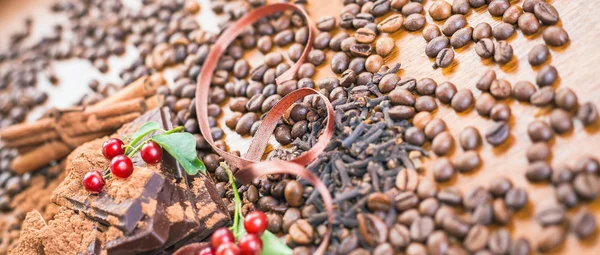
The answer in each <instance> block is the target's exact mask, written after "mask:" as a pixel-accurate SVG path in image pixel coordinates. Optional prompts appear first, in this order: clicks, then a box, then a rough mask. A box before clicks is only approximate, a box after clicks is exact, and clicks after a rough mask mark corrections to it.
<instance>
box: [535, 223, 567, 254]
mask: <svg viewBox="0 0 600 255" xmlns="http://www.w3.org/2000/svg"><path fill="white" fill-rule="evenodd" d="M565 237H566V231H565V229H564V227H563V226H561V225H553V226H549V227H545V228H544V229H542V230H541V231H540V233H539V235H538V240H537V249H538V251H539V252H549V251H550V250H552V249H554V248H555V247H558V246H559V245H560V244H562V243H563V241H564V240H565Z"/></svg>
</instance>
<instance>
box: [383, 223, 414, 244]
mask: <svg viewBox="0 0 600 255" xmlns="http://www.w3.org/2000/svg"><path fill="white" fill-rule="evenodd" d="M388 240H389V242H390V243H391V244H392V245H393V246H394V247H398V248H404V247H406V246H408V244H409V243H410V231H409V230H408V228H407V227H406V226H404V225H401V224H394V225H393V226H392V227H391V228H390V233H389V238H388Z"/></svg>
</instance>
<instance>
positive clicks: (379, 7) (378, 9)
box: [369, 0, 390, 17]
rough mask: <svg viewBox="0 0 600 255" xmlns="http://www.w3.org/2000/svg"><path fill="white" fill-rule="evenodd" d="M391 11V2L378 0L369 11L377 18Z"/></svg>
mask: <svg viewBox="0 0 600 255" xmlns="http://www.w3.org/2000/svg"><path fill="white" fill-rule="evenodd" d="M389 11H390V1H389V0H377V1H375V2H374V3H373V6H372V7H371V9H370V10H369V12H370V13H371V14H373V16H375V17H380V16H383V15H385V14H386V13H387V12H389Z"/></svg>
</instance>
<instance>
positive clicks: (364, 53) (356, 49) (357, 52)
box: [334, 44, 372, 71]
mask: <svg viewBox="0 0 600 255" xmlns="http://www.w3.org/2000/svg"><path fill="white" fill-rule="evenodd" d="M371 51H372V47H371V45H369V44H354V45H352V46H350V53H352V55H354V56H356V57H365V58H366V57H368V56H369V55H371ZM340 53H342V52H340ZM338 54H339V53H338ZM336 55H337V54H336ZM336 55H334V57H335V56H336ZM355 71H356V70H355Z"/></svg>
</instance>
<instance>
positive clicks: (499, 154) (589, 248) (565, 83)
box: [0, 0, 600, 254]
mask: <svg viewBox="0 0 600 255" xmlns="http://www.w3.org/2000/svg"><path fill="white" fill-rule="evenodd" d="M447 1H448V2H452V0H447ZM50 2H51V1H42V0H22V1H12V0H0V6H1V7H0V34H2V35H3V36H2V37H3V38H2V37H0V48H4V47H5V46H6V45H5V44H4V43H5V42H6V41H7V38H8V37H7V36H8V33H9V32H10V31H15V30H18V29H19V27H22V24H23V23H22V20H21V19H22V18H24V17H26V16H32V15H34V14H35V16H34V17H35V18H36V19H35V22H34V26H35V29H34V32H35V33H38V32H37V31H38V30H39V31H42V32H40V33H39V34H43V31H48V30H49V29H50V28H51V26H50V24H52V23H54V22H64V21H65V19H61V18H60V17H57V16H56V15H51V14H49V13H48V6H49V4H50ZM200 2H202V13H201V14H200V15H199V20H202V21H203V22H202V23H201V26H202V27H203V28H208V29H211V30H213V31H214V28H215V23H214V17H215V16H214V15H213V14H212V13H210V8H208V5H207V4H206V2H207V1H204V0H202V1H200ZM520 2H522V1H511V3H512V4H521V3H520ZM550 2H552V4H553V5H554V6H555V7H556V9H557V10H558V11H559V13H560V15H561V21H560V23H559V24H560V25H562V26H563V27H564V28H565V29H566V30H567V32H568V33H569V36H570V38H571V42H570V43H569V44H567V45H566V46H563V47H560V48H556V47H552V48H551V54H552V57H551V59H550V61H549V63H550V64H552V65H554V66H555V67H556V68H557V69H558V71H559V75H560V77H561V78H560V80H559V82H558V83H557V85H556V87H569V88H571V89H573V90H574V91H575V92H576V93H577V95H578V97H579V101H580V102H587V101H591V102H593V103H595V104H596V105H597V106H600V92H598V91H597V90H598V89H600V70H599V68H598V67H595V65H596V63H600V50H598V45H599V44H600V1H597V0H591V1H583V0H554V1H550ZM432 3H433V1H432V0H428V1H426V4H425V11H427V10H428V8H429V6H430V5H431V4H432ZM342 6H343V5H342V0H330V1H320V0H319V1H317V0H309V4H308V11H309V13H310V15H311V17H312V18H313V20H314V21H316V20H317V19H318V18H319V17H322V16H325V15H333V16H335V17H336V18H338V19H339V14H340V10H341V8H342ZM42 20H43V21H44V22H39V21H42ZM379 20H381V18H380V19H378V21H379ZM467 20H468V22H469V24H470V26H473V27H474V26H475V25H477V24H478V23H480V22H488V23H490V24H491V25H492V26H495V25H496V24H498V23H499V22H500V19H498V18H493V17H491V15H490V14H489V13H488V12H487V10H486V9H485V7H482V8H478V9H473V10H471V12H470V13H469V14H468V16H467ZM46 21H49V22H46ZM427 22H428V23H435V24H437V25H439V26H441V25H442V24H443V22H434V21H433V20H431V18H430V17H429V16H428V15H427ZM336 32H338V31H333V34H335V33H336ZM390 36H392V37H393V38H394V39H395V40H396V48H395V49H394V51H393V52H392V54H390V56H388V57H387V58H386V63H389V64H393V63H395V62H398V61H399V62H400V63H402V70H401V71H400V75H401V76H402V77H414V78H416V79H420V78H424V77H430V78H433V79H434V80H436V81H437V82H438V84H439V83H441V82H444V81H451V82H452V83H454V84H455V85H456V86H457V87H458V88H459V89H461V88H469V89H471V90H472V91H473V93H474V95H475V97H476V98H477V97H478V96H479V95H480V94H481V93H480V92H479V91H478V90H477V89H476V88H475V83H476V82H477V80H478V79H479V76H480V75H482V74H483V72H484V71H485V70H486V69H488V68H493V69H494V70H496V72H497V75H498V78H503V79H506V80H508V81H510V82H511V83H512V84H514V83H516V82H517V81H519V80H527V81H530V82H535V75H536V71H537V70H539V68H532V67H531V66H530V65H529V63H528V62H527V53H528V52H529V50H530V49H531V47H532V46H533V45H535V44H538V43H543V40H542V38H541V32H538V33H537V34H535V35H533V36H527V37H526V36H523V34H522V33H521V32H520V31H518V30H517V32H516V34H515V35H514V36H513V37H511V38H510V39H509V42H510V44H511V45H512V46H513V49H514V53H515V58H514V59H513V60H512V61H511V62H510V63H508V64H507V65H505V66H499V65H497V64H495V63H493V62H492V61H490V60H482V59H481V58H479V56H478V55H477V54H476V53H475V51H474V47H473V44H472V43H471V44H469V45H467V46H465V47H463V48H461V49H458V50H457V51H456V53H457V54H456V58H455V61H454V63H453V64H452V66H450V67H448V68H445V69H437V70H434V69H432V68H431V65H432V63H433V62H432V60H431V59H429V58H427V56H426V55H425V53H424V49H425V45H426V42H425V40H424V39H423V38H422V36H421V32H420V31H418V32H406V31H399V32H396V33H394V34H392V35H390ZM135 55H136V53H135V51H134V50H131V48H128V53H127V55H126V56H125V57H119V58H116V57H113V58H111V60H110V65H111V71H110V73H109V74H108V75H102V74H100V73H98V72H97V71H96V70H94V69H93V68H92V67H91V64H89V62H86V61H79V60H69V61H61V63H57V64H56V65H55V69H56V71H57V73H58V77H59V79H60V80H61V83H60V86H58V87H52V86H50V85H48V84H47V83H46V84H44V82H46V81H42V85H41V86H42V87H43V88H44V90H46V91H49V94H50V101H49V103H48V104H47V105H45V106H44V107H40V108H39V109H37V110H36V112H35V113H34V114H32V116H30V117H29V120H34V119H35V118H36V116H38V115H39V114H40V113H41V112H43V110H44V109H47V108H48V107H50V106H63V107H64V106H68V105H70V104H72V103H74V102H76V101H77V99H78V98H79V97H81V95H83V93H87V92H88V91H89V90H88V88H87V83H88V82H89V80H91V78H90V77H94V78H98V79H101V80H103V81H118V77H115V74H116V73H118V69H119V66H126V65H127V63H131V61H133V59H135ZM332 55H333V54H332V53H331V52H330V53H329V54H328V57H327V60H330V59H331V56H332ZM245 57H246V58H248V59H249V60H250V62H251V63H253V64H256V63H260V62H259V61H260V60H259V59H260V58H261V56H260V54H259V53H256V52H249V53H248V54H246V56H245ZM74 70H77V71H76V72H74ZM83 70H86V71H83ZM73 73H77V74H80V73H85V75H76V76H74V75H72V74H73ZM333 75H334V74H333V73H332V72H331V70H330V68H329V66H328V65H326V64H323V65H322V66H320V67H319V68H318V71H317V74H316V76H315V77H314V79H315V80H318V79H320V78H323V77H328V76H333ZM166 76H168V72H167V73H166ZM67 91H68V92H67ZM507 102H508V103H509V105H510V107H511V109H512V113H513V116H512V118H511V120H510V124H511V137H510V139H509V140H508V141H507V142H506V143H505V144H503V145H502V146H500V147H497V148H494V147H492V146H490V145H489V144H487V143H484V145H483V146H482V147H481V148H480V149H479V153H480V155H481V157H482V159H483V166H482V167H481V168H479V169H478V170H476V171H474V172H473V173H470V174H468V175H465V174H458V176H457V178H455V179H454V180H452V181H451V182H450V183H449V185H456V186H458V187H459V188H460V189H462V190H463V192H464V191H466V190H467V189H468V188H469V187H471V186H472V185H487V184H488V183H489V181H490V180H491V179H493V178H495V177H497V176H506V177H509V178H510V179H511V180H512V181H513V184H514V185H515V186H519V187H526V188H527V190H528V191H529V201H530V202H529V203H528V205H527V207H526V209H524V210H521V211H520V212H519V213H517V214H515V215H514V217H513V220H512V221H511V223H510V225H509V226H508V228H509V229H510V230H511V232H512V233H513V236H514V237H519V236H526V237H528V238H529V239H530V240H531V241H532V245H535V237H536V236H537V235H538V234H539V233H540V231H542V228H541V227H540V225H538V224H537V223H536V221H535V220H534V219H533V218H532V217H533V216H534V215H535V213H536V212H537V211H538V210H540V209H541V208H543V207H544V206H545V205H549V204H553V203H557V202H556V200H555V198H554V197H555V196H554V189H553V188H552V187H551V186H550V185H548V184H530V183H529V182H528V181H527V180H526V179H525V176H524V171H525V168H526V166H527V164H528V163H527V159H526V158H525V151H526V149H527V148H528V147H529V146H530V145H531V141H530V140H529V137H528V136H527V133H526V130H527V125H528V123H530V122H531V121H533V120H534V119H542V120H546V121H547V119H548V113H549V111H548V109H543V108H538V107H534V106H531V105H528V104H523V103H520V102H517V101H515V100H509V101H507ZM228 110H229V109H226V113H227V112H228ZM226 115H227V114H226ZM434 116H435V117H438V118H442V119H444V120H445V121H446V123H447V124H448V126H449V129H450V132H451V133H452V134H453V135H454V136H455V137H456V136H457V135H458V134H459V132H460V131H461V130H462V129H463V128H465V127H467V126H474V127H476V128H477V129H479V131H480V133H484V132H485V130H487V128H488V127H489V126H490V125H491V124H492V121H491V120H489V119H486V118H482V117H480V116H479V115H478V114H477V113H476V112H475V111H474V110H470V111H467V112H465V113H460V114H457V113H455V112H454V111H453V110H452V109H450V108H449V107H447V106H445V105H441V104H440V108H439V110H437V111H436V112H435V113H434ZM224 119H225V118H222V120H221V121H220V122H221V123H222V124H221V126H222V127H224V130H225V131H226V134H227V139H226V141H227V143H228V145H229V146H230V147H231V148H232V149H235V150H240V151H245V150H246V148H247V146H248V140H247V139H243V138H241V137H239V136H238V135H237V134H235V133H232V132H230V131H228V130H227V128H226V127H225V125H223V122H224ZM599 129H600V124H598V123H597V124H596V125H595V126H593V127H588V128H584V127H582V125H581V123H580V122H578V121H576V122H575V123H574V130H573V131H572V132H570V133H568V134H566V135H562V136H556V137H555V139H553V142H552V153H553V156H552V166H560V165H565V164H567V165H568V164H572V163H573V162H574V160H576V159H578V158H579V157H580V156H582V155H591V156H594V157H596V158H600V135H599V133H598V130H599ZM459 153H461V149H460V147H459V146H456V148H455V149H454V151H453V152H452V153H451V154H450V157H452V156H454V155H457V154H459ZM434 159H435V156H432V157H431V159H430V160H427V161H426V165H427V168H430V167H429V166H430V165H431V163H432V162H433V161H434ZM426 175H427V177H428V178H431V175H432V174H431V172H430V171H429V170H426ZM583 207H587V208H589V209H590V210H593V211H594V212H595V214H596V218H597V220H600V199H597V200H596V201H595V202H593V203H588V204H585V205H583V206H578V207H576V208H575V209H571V210H570V212H569V213H570V214H572V213H574V212H576V211H578V210H580V209H581V208H583ZM597 232H598V231H597ZM598 236H599V235H598V234H596V235H594V236H593V237H591V238H589V239H587V240H585V241H579V240H578V239H577V238H575V236H574V235H573V234H569V235H568V238H567V241H566V242H565V244H564V245H563V246H561V247H560V248H559V249H558V250H557V251H556V252H555V253H568V254H600V237H598Z"/></svg>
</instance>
